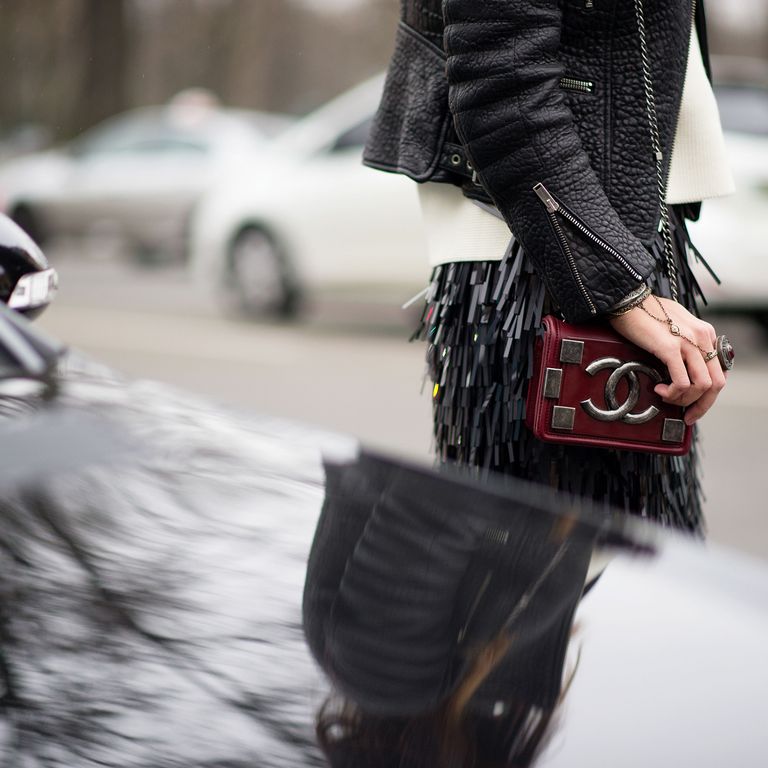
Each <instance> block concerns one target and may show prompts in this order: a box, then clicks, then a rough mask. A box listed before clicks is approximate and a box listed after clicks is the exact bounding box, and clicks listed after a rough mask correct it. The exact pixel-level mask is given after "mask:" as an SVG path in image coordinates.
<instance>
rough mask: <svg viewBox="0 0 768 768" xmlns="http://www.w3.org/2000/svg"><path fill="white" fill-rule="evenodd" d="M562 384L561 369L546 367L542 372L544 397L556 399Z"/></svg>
mask: <svg viewBox="0 0 768 768" xmlns="http://www.w3.org/2000/svg"><path fill="white" fill-rule="evenodd" d="M562 385H563V369H562V368H547V370H546V372H545V374H544V397H547V398H550V399H552V400H557V399H558V398H559V397H560V389H561V387H562Z"/></svg>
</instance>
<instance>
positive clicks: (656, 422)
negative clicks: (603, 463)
mask: <svg viewBox="0 0 768 768" xmlns="http://www.w3.org/2000/svg"><path fill="white" fill-rule="evenodd" d="M665 381H669V378H668V373H667V370H666V368H665V367H664V366H663V365H662V364H661V362H660V361H659V360H658V359H657V358H655V357H654V356H653V355H651V354H650V353H649V352H646V351H645V350H642V349H640V348H639V347H637V346H635V345H634V344H632V343H631V342H629V341H627V340H626V339H624V338H623V337H621V336H620V335H619V334H618V333H616V332H615V331H614V330H613V329H612V328H611V327H610V326H608V325H600V324H595V325H570V324H569V323H566V322H564V321H562V320H559V319H558V318H556V317H553V316H552V315H547V316H546V317H545V318H544V335H543V337H541V338H539V339H538V340H537V342H536V352H535V358H534V375H533V377H532V379H531V381H530V383H529V388H528V400H527V403H526V424H527V425H528V428H529V429H530V430H531V431H532V432H533V434H534V435H535V436H536V437H538V438H539V439H540V440H545V441H548V442H554V443H568V444H572V445H586V446H598V447H602V448H616V449H620V450H624V451H647V452H650V453H664V454H671V455H675V456H682V455H683V454H685V453H687V452H688V451H689V450H690V447H691V437H692V434H693V432H692V429H691V428H690V427H689V426H687V425H686V424H685V422H684V421H683V414H684V409H683V408H681V407H680V406H674V405H669V404H667V403H665V402H664V401H663V400H662V399H661V398H660V397H659V396H658V395H657V394H656V393H655V392H654V391H653V388H654V387H655V386H656V385H657V384H659V383H661V382H665Z"/></svg>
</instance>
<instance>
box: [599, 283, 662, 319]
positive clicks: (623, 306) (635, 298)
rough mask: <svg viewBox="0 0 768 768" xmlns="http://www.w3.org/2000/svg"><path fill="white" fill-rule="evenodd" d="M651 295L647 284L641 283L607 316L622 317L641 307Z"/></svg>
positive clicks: (611, 309)
mask: <svg viewBox="0 0 768 768" xmlns="http://www.w3.org/2000/svg"><path fill="white" fill-rule="evenodd" d="M650 295H651V289H650V288H649V287H648V286H647V285H646V284H645V283H641V284H640V285H639V286H638V287H637V288H635V290H633V291H631V292H630V293H628V294H627V295H626V296H624V298H622V299H621V300H620V301H617V302H616V304H614V305H613V306H612V307H611V308H610V309H609V310H608V312H607V314H608V316H609V317H621V316H622V315H625V314H626V313H627V312H629V311H630V310H632V309H635V307H639V306H640V305H641V304H642V303H643V302H644V301H645V300H646V299H647V298H648V297H649V296H650Z"/></svg>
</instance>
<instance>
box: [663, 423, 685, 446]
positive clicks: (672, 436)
mask: <svg viewBox="0 0 768 768" xmlns="http://www.w3.org/2000/svg"><path fill="white" fill-rule="evenodd" d="M661 439H662V440H663V441H664V442H665V443H682V442H683V440H684V439H685V422H684V421H683V420H682V419H664V428H663V430H662V432H661Z"/></svg>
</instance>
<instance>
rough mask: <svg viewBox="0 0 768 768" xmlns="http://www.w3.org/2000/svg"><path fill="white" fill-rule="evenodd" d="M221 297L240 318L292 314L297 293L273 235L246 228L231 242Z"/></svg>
mask: <svg viewBox="0 0 768 768" xmlns="http://www.w3.org/2000/svg"><path fill="white" fill-rule="evenodd" d="M225 300H226V304H227V306H228V307H229V308H231V309H232V310H234V311H235V312H236V313H237V314H239V315H241V316H244V317H251V318H256V319H258V318H267V317H273V318H274V317H282V318H289V317H293V316H295V315H296V313H297V310H298V304H299V292H298V288H297V285H296V281H295V279H294V278H293V276H292V274H291V270H290V265H289V263H288V260H287V259H286V257H285V255H284V253H283V251H282V250H281V249H280V247H279V246H278V244H277V243H276V242H275V240H274V238H273V237H271V236H270V235H269V234H268V233H267V232H265V231H264V230H263V229H260V228H258V227H248V228H247V229H244V230H242V231H241V232H240V233H239V234H238V235H237V237H236V238H235V239H234V241H233V242H232V245H231V246H230V249H229V254H228V259H227V273H226V275H225Z"/></svg>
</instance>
